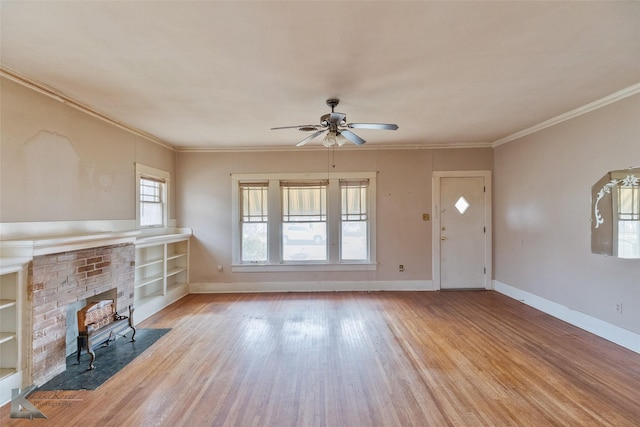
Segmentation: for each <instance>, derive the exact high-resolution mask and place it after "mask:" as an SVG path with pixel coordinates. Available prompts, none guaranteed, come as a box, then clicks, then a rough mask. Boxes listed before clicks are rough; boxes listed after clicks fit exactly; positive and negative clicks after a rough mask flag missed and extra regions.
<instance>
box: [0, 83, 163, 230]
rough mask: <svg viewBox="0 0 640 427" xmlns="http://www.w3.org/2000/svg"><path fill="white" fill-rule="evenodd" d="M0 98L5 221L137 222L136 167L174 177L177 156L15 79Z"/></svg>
mask: <svg viewBox="0 0 640 427" xmlns="http://www.w3.org/2000/svg"><path fill="white" fill-rule="evenodd" d="M0 91H1V93H2V95H1V98H0V107H1V109H0V120H1V122H0V123H1V126H2V132H1V135H0V137H1V145H0V162H1V163H0V179H1V188H0V190H1V193H0V222H3V223H11V222H44V221H90V220H135V217H136V205H135V166H134V164H135V163H136V162H139V163H143V164H146V165H148V166H153V167H155V168H158V169H163V170H167V171H169V172H170V173H171V174H172V176H174V175H175V155H174V152H173V150H169V149H167V148H164V147H162V146H160V145H158V144H155V143H153V142H150V141H148V140H146V139H144V138H141V137H138V136H135V135H134V134H132V133H130V132H127V131H125V130H122V129H120V128H118V127H116V126H113V125H111V124H108V123H106V122H104V121H102V120H99V119H97V118H94V117H92V116H90V115H88V114H86V113H83V112H81V111H78V110H77V109H74V108H71V107H69V106H67V105H65V104H63V103H61V102H59V101H57V100H54V99H52V98H50V97H48V96H45V95H43V94H40V93H38V92H36V91H34V90H31V89H29V88H26V87H24V86H22V85H19V84H17V83H15V82H13V81H10V80H8V79H5V78H2V79H1V80H0ZM174 212H175V206H174V205H172V206H171V207H170V217H173V213H174Z"/></svg>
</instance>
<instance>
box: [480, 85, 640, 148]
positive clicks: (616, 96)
mask: <svg viewBox="0 0 640 427" xmlns="http://www.w3.org/2000/svg"><path fill="white" fill-rule="evenodd" d="M638 93H640V83H636V84H634V85H632V86H629V87H627V88H624V89H622V90H619V91H617V92H614V93H612V94H611V95H607V96H605V97H604V98H600V99H597V100H595V101H593V102H590V103H589V104H586V105H583V106H582V107H578V108H575V109H573V110H571V111H567V112H566V113H563V114H560V115H558V116H555V117H552V118H550V119H549V120H545V121H544V122H541V123H538V124H537V125H534V126H531V127H529V128H526V129H523V130H521V131H518V132H515V133H512V134H511V135H509V136H505V137H504V138H500V139H498V140H497V141H494V142H493V144H492V145H491V146H492V147H493V148H495V147H497V146H499V145H502V144H506V143H507V142H511V141H514V140H516V139H520V138H522V137H525V136H527V135H531V134H532V133H536V132H538V131H541V130H543V129H546V128H548V127H551V126H555V125H557V124H559V123H562V122H566V121H567V120H571V119H573V118H575V117H578V116H581V115H583V114H587V113H590V112H591V111H594V110H597V109H598V108H602V107H606V106H607V105H609V104H613V103H614V102H618V101H621V100H623V99H625V98H628V97H630V96H633V95H636V94H638Z"/></svg>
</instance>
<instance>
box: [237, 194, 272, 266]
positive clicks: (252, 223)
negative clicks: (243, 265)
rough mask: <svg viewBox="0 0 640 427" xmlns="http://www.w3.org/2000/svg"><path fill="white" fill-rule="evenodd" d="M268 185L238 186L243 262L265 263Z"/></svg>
mask: <svg viewBox="0 0 640 427" xmlns="http://www.w3.org/2000/svg"><path fill="white" fill-rule="evenodd" d="M268 185H269V183H268V182H258V183H241V184H240V199H241V208H240V211H241V216H240V222H241V223H242V241H241V247H242V256H241V260H242V261H243V262H266V261H267V223H268V219H269V216H268V213H267V189H268Z"/></svg>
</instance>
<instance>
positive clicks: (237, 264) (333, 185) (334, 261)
mask: <svg viewBox="0 0 640 427" xmlns="http://www.w3.org/2000/svg"><path fill="white" fill-rule="evenodd" d="M376 175H377V174H376V172H347V173H338V172H330V173H266V174H244V173H242V174H231V187H232V188H231V237H232V266H231V271H232V272H284V271H366V270H376V268H377V258H376V192H377V191H376ZM327 179H328V180H329V187H328V190H327V200H328V202H327V203H328V211H327V215H328V218H329V219H328V224H329V225H328V230H327V233H328V234H327V239H328V241H329V242H330V243H329V247H328V259H327V261H287V262H283V261H281V254H280V251H281V243H280V242H279V239H280V236H279V233H280V228H281V227H282V214H281V212H280V210H281V207H280V181H305V180H307V181H314V180H316V181H317V180H327ZM365 179H366V180H368V181H369V190H368V215H369V219H368V230H367V232H368V238H369V259H368V260H363V261H359V260H346V261H340V247H341V245H340V226H341V220H340V218H341V207H340V202H338V203H330V202H329V201H330V200H338V201H340V199H341V198H340V181H341V180H342V181H344V180H365ZM250 181H268V182H269V187H268V193H267V194H268V195H267V197H268V200H269V203H268V208H267V209H268V212H269V215H268V216H269V218H277V220H276V221H277V226H275V227H273V226H271V227H269V228H268V233H269V236H268V242H269V243H268V246H267V251H268V261H267V262H266V263H242V262H241V254H240V250H241V247H240V246H241V244H240V221H239V215H240V191H239V185H240V183H241V182H250ZM334 198H335V199H334ZM331 242H333V243H331ZM334 243H335V244H334Z"/></svg>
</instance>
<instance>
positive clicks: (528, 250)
mask: <svg viewBox="0 0 640 427" xmlns="http://www.w3.org/2000/svg"><path fill="white" fill-rule="evenodd" d="M638 165H640V95H635V96H633V97H630V98H627V99H625V100H622V101H619V102H616V103H614V104H611V105H609V106H606V107H604V108H601V109H598V110H596V111H593V112H591V113H588V114H585V115H583V116H580V117H578V118H575V119H572V120H569V121H566V122H564V123H561V124H559V125H556V126H553V127H551V128H548V129H545V130H543V131H540V132H537V133H535V134H532V135H529V136H527V137H524V138H522V139H520V140H518V141H513V142H510V143H507V144H505V145H501V146H499V147H497V148H496V149H495V165H494V167H495V169H494V193H493V197H494V210H493V214H494V260H495V270H494V271H495V273H494V275H495V279H496V280H498V281H500V282H502V283H505V284H507V285H510V286H513V287H515V288H518V289H521V290H524V291H526V292H529V293H532V294H534V295H536V296H540V297H542V298H545V299H547V300H550V301H553V302H556V303H559V304H561V305H564V306H566V307H568V308H570V309H573V310H576V311H578V312H582V313H585V314H587V315H590V316H593V317H595V318H597V319H600V320H603V321H605V322H608V323H611V324H614V325H617V326H620V327H622V328H624V329H627V330H629V331H632V332H635V333H640V260H625V259H616V258H611V257H606V256H602V255H594V254H592V253H591V247H590V227H591V223H590V218H591V186H592V185H594V184H595V183H596V182H597V181H598V180H599V179H600V178H601V177H602V176H603V175H604V174H605V173H606V172H608V171H610V170H615V169H623V168H627V167H630V166H638ZM618 303H623V311H622V314H620V313H617V312H616V310H615V307H616V304H618Z"/></svg>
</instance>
